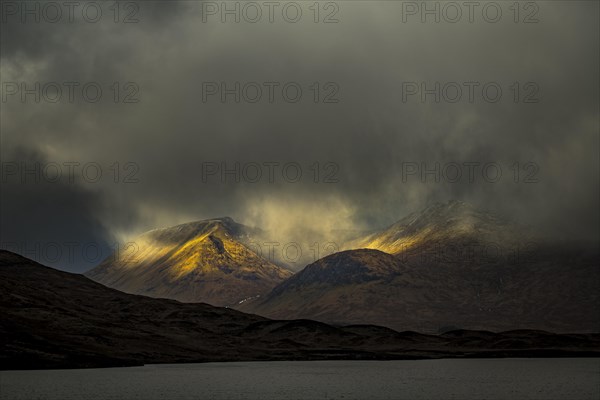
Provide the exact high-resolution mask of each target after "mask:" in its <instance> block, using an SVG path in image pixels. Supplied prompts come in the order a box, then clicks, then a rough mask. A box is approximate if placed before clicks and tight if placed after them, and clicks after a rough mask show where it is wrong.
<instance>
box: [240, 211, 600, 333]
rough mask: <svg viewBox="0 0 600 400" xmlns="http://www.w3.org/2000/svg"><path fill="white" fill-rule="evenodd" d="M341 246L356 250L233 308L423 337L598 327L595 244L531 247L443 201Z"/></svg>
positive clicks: (524, 236) (507, 225)
mask: <svg viewBox="0 0 600 400" xmlns="http://www.w3.org/2000/svg"><path fill="white" fill-rule="evenodd" d="M355 246H356V247H355ZM347 247H351V248H357V249H356V250H347V251H343V252H340V253H336V254H333V255H330V256H327V257H324V258H322V259H320V260H318V261H317V262H315V263H313V264H310V265H308V266H307V267H306V268H305V269H304V270H302V271H300V272H298V273H297V274H296V275H294V276H292V277H291V278H289V279H288V280H286V281H285V282H283V283H281V284H280V285H278V286H277V287H275V288H274V289H273V290H272V291H271V293H270V294H268V295H267V296H264V297H262V298H260V299H255V300H253V301H248V302H246V303H244V304H243V305H241V307H240V310H242V311H246V312H252V313H257V314H260V315H263V316H267V317H270V318H310V319H316V320H319V321H323V322H327V323H336V324H358V323H368V324H377V325H383V326H387V327H390V328H392V329H396V330H416V331H420V332H430V333H435V332H439V331H444V330H448V329H452V328H462V329H483V330H496V331H499V330H508V329H521V328H528V329H544V330H553V331H560V332H568V331H575V332H595V331H600V295H599V294H598V290H597V289H598V287H600V268H599V265H600V263H599V261H600V255H599V253H598V249H597V248H595V246H584V245H576V244H568V245H567V244H562V243H547V242H544V241H539V242H536V241H534V236H532V235H531V234H530V233H528V232H527V230H526V229H524V228H522V227H519V226H518V225H516V224H514V223H511V222H509V221H507V220H504V219H502V218H500V217H497V216H495V215H493V214H491V213H487V212H482V211H478V210H476V209H475V208H473V207H472V206H470V205H468V204H465V203H461V202H449V203H446V204H436V205H433V206H430V207H428V208H426V209H424V210H423V211H421V212H419V213H414V214H411V215H410V216H408V217H406V218H404V219H402V220H400V221H399V222H398V223H396V224H394V225H392V226H390V227H389V228H386V229H384V230H382V231H380V232H376V233H373V234H371V235H368V236H366V237H363V238H361V239H358V240H355V241H353V242H350V243H349V244H347Z"/></svg>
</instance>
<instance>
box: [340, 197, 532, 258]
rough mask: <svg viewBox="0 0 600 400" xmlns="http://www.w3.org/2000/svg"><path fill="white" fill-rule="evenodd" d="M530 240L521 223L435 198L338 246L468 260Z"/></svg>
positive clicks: (501, 253)
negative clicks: (380, 228)
mask: <svg viewBox="0 0 600 400" xmlns="http://www.w3.org/2000/svg"><path fill="white" fill-rule="evenodd" d="M534 244H535V237H534V236H533V235H532V234H531V232H529V231H528V229H527V228H525V227H523V226H520V225H518V224H516V223H514V222H512V221H509V220H508V219H506V218H503V217H501V216H498V215H496V214H495V213H492V212H488V211H483V210H479V209H477V208H475V207H473V206H472V205H470V204H468V203H465V202H462V201H455V200H453V201H449V202H447V203H435V204H433V205H430V206H429V207H426V208H425V209H423V210H421V211H419V212H414V213H412V214H410V215H408V216H406V217H404V218H402V219H401V220H399V221H398V222H396V223H394V224H393V225H391V226H389V227H387V228H385V229H382V230H380V231H376V232H374V233H371V234H369V235H365V236H362V237H359V238H357V239H354V240H351V241H348V242H346V243H345V244H344V246H343V248H344V249H346V250H350V249H362V248H366V249H376V250H381V251H383V252H386V253H389V254H393V255H401V256H402V258H403V259H405V260H416V259H415V256H417V257H418V259H421V260H424V259H429V260H434V259H435V260H437V261H444V260H446V261H453V260H455V261H462V262H464V261H465V260H466V259H467V257H470V258H471V259H473V261H477V262H480V261H485V260H486V259H490V258H500V257H503V258H508V257H511V256H512V257H515V256H518V255H519V254H518V252H519V251H520V252H521V253H522V252H527V251H529V250H531V247H533V245H534Z"/></svg>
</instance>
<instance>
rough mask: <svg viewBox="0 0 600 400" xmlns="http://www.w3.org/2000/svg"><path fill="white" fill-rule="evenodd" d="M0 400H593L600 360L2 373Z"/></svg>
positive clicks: (599, 390)
mask: <svg viewBox="0 0 600 400" xmlns="http://www.w3.org/2000/svg"><path fill="white" fill-rule="evenodd" d="M0 399H3V400H4V399H27V400H32V399H57V400H70V399H73V400H87V399H94V400H95V399H140V400H151V399H173V400H178V399H266V400H271V399H273V400H275V399H277V400H282V399H346V400H349V399H394V400H401V399H410V400H417V399H427V400H432V399H461V400H470V399H478V400H479V399H519V400H525V399H540V400H551V399H573V400H584V399H593V400H598V399H600V359H598V358H578V359H574V358H562V359H470V360H464V359H463V360H422V361H289V362H288V361H283V362H233V363H207V364H170V365H148V366H145V367H136V368H109V369H79V370H53V371H52V370H48V371H42V370H38V371H2V372H0Z"/></svg>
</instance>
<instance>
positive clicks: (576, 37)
mask: <svg viewBox="0 0 600 400" xmlns="http://www.w3.org/2000/svg"><path fill="white" fill-rule="evenodd" d="M217 4H218V5H219V6H220V4H221V3H217ZM299 4H301V5H305V4H304V3H299ZM500 4H503V3H500ZM537 4H539V6H540V12H539V15H538V18H539V20H540V21H539V23H536V24H515V23H514V22H513V21H512V19H511V18H512V16H510V14H506V13H507V12H508V10H507V9H505V10H504V11H505V17H504V18H503V19H502V21H500V22H499V23H497V24H491V23H486V22H485V21H482V20H481V19H480V18H479V19H477V20H476V21H475V22H474V23H468V22H466V21H461V22H459V23H456V24H451V23H443V22H441V23H439V24H436V23H425V24H422V23H420V22H418V19H409V20H408V21H407V22H406V23H403V22H402V15H401V10H402V8H401V7H402V6H401V3H393V2H377V3H366V2H352V3H344V2H339V3H338V5H339V12H338V13H337V14H336V17H337V18H338V19H339V23H333V24H322V23H319V24H315V23H314V22H312V14H310V13H309V10H308V9H307V8H306V7H304V8H303V10H304V18H303V19H302V20H301V21H300V22H298V23H295V24H292V23H288V22H286V21H285V20H283V19H282V18H281V16H280V14H275V17H276V18H275V21H274V22H273V23H270V22H268V21H265V20H264V19H263V20H261V21H259V22H258V23H247V22H243V21H242V22H240V23H225V24H223V23H220V22H219V21H218V17H214V16H211V18H209V20H208V22H207V23H204V22H203V14H202V3H200V2H181V3H171V2H169V3H167V2H152V3H139V5H140V11H139V22H138V23H135V24H123V23H119V24H115V23H113V22H112V21H111V20H110V19H109V20H108V21H104V20H103V21H101V22H100V23H97V24H90V23H85V21H78V23H75V24H33V26H31V25H32V24H26V25H23V24H16V23H12V24H3V26H2V29H3V30H2V56H3V57H2V58H3V59H2V81H3V82H6V81H26V82H35V81H39V82H49V81H50V82H53V81H54V82H65V81H79V82H89V81H94V82H99V83H100V84H101V85H102V87H103V88H104V96H103V99H102V101H100V102H98V103H94V104H91V103H89V102H86V101H82V100H81V99H79V100H76V101H75V102H74V103H72V104H70V103H66V104H65V103H64V102H63V103H59V104H48V103H47V102H46V103H44V102H43V101H42V102H41V103H40V104H32V102H31V101H29V102H25V103H20V102H19V101H7V102H5V103H3V104H2V144H3V150H2V151H3V157H4V156H5V150H4V148H5V147H7V146H8V147H14V146H27V147H28V148H33V149H37V151H39V152H41V153H42V154H44V155H45V157H46V158H48V159H51V160H56V161H65V160H80V161H82V162H85V161H86V160H87V161H90V160H91V161H95V162H98V163H100V164H102V165H104V166H109V165H112V164H113V163H115V162H119V163H120V165H121V167H122V166H123V165H125V164H126V163H129V162H134V163H136V165H138V166H139V171H138V172H137V173H136V177H137V178H139V182H137V183H135V184H131V185H125V186H124V185H115V184H112V183H110V182H107V181H106V180H103V181H102V182H100V183H98V184H97V185H96V186H94V190H95V191H97V192H98V193H99V196H100V197H99V198H101V199H103V201H102V202H101V203H100V204H91V205H90V207H91V209H90V210H85V212H88V211H89V214H91V215H93V216H94V217H100V218H101V219H102V222H103V225H104V226H106V227H107V230H108V232H110V234H109V233H107V235H116V236H118V237H120V238H122V237H124V236H126V235H127V234H130V233H137V232H140V231H141V230H144V229H149V228H153V227H156V226H157V225H172V224H174V223H177V222H184V221H186V220H190V219H200V218H210V217H215V216H221V215H230V216H232V217H234V218H236V219H238V220H240V221H241V222H246V223H250V224H256V225H261V226H264V227H265V228H267V229H269V230H270V231H271V232H274V233H273V235H275V236H278V237H287V238H290V237H292V238H293V237H298V236H304V237H306V236H310V237H311V239H308V240H309V241H310V240H312V238H315V240H324V239H323V238H325V237H328V236H327V235H326V233H327V232H328V231H329V230H330V229H351V228H360V229H370V228H373V227H377V226H383V225H387V224H389V223H391V222H393V221H395V220H397V219H399V218H400V217H402V216H403V215H405V214H406V213H408V212H411V211H414V210H416V209H420V208H422V207H423V206H424V205H425V204H427V203H429V202H432V201H445V200H448V199H461V200H465V201H469V202H472V203H474V204H476V205H478V206H480V207H484V208H488V209H495V210H498V211H500V212H504V213H507V214H510V215H513V217H514V218H516V219H518V220H521V221H522V222H526V223H531V224H533V225H535V226H538V227H540V229H541V230H544V231H546V232H555V233H556V232H561V233H563V234H567V235H570V236H573V237H577V238H590V237H593V238H597V236H598V227H597V222H598V207H597V206H598V201H599V200H598V175H597V174H598V157H597V149H598V104H599V102H598V90H597V88H598V84H599V82H598V74H597V71H598V67H599V65H598V48H599V46H598V45H599V43H598V35H597V32H598V17H597V15H598V4H597V3H594V2H580V3H577V4H576V5H573V4H572V3H568V4H567V2H539V3H537ZM305 6H306V5H305ZM213 17H214V18H213ZM242 19H243V18H242ZM115 81H117V82H119V84H120V86H123V84H124V83H126V82H130V81H131V82H134V83H135V84H136V85H138V86H139V89H140V90H139V93H137V94H136V97H137V98H139V102H138V103H133V104H123V103H118V104H115V103H114V102H113V101H110V99H111V96H112V95H113V92H112V91H111V90H110V85H112V84H113V83H114V82H115ZM236 81H237V82H241V83H242V84H244V83H247V82H257V83H259V85H260V86H262V87H263V89H264V86H263V85H262V84H263V83H264V82H279V83H280V86H278V90H276V92H275V93H276V97H275V101H274V102H273V103H270V102H269V101H267V100H266V99H265V97H266V95H265V92H263V99H262V100H261V101H259V102H257V103H248V102H245V101H243V100H242V101H241V102H240V103H239V104H238V103H235V102H233V101H232V96H229V97H228V98H227V99H228V101H227V102H226V103H222V102H220V101H219V100H218V98H219V96H218V95H215V96H212V97H209V98H208V101H206V102H205V101H203V95H202V93H203V92H202V89H203V83H206V82H216V83H217V84H219V83H220V82H226V83H227V84H228V85H229V86H230V87H231V86H233V84H234V83H235V82H236ZM436 81H437V82H441V83H442V84H443V83H445V82H457V83H459V84H462V83H464V82H471V81H478V82H480V83H481V85H483V84H484V83H486V82H497V83H498V84H499V85H500V86H501V87H502V89H503V97H502V99H501V101H499V102H498V103H490V102H486V101H484V100H483V99H482V98H481V95H480V93H481V92H480V91H478V92H476V93H477V94H478V95H477V97H476V99H475V101H474V102H473V103H470V102H469V101H467V100H464V99H463V100H462V101H459V102H457V103H455V104H453V103H449V102H446V101H441V102H440V103H434V102H432V101H431V97H429V100H428V101H426V102H425V103H422V102H420V100H419V96H418V95H416V96H411V97H409V98H408V99H407V100H406V101H403V95H402V94H403V83H405V82H416V83H417V84H420V83H421V82H427V84H428V85H433V84H434V83H435V82H436ZM286 82H287V83H289V82H295V83H298V84H299V85H300V86H301V87H302V89H303V97H302V99H301V101H299V102H297V103H290V102H286V101H285V100H284V99H283V98H282V96H281V92H280V90H279V88H281V87H282V86H283V85H284V84H285V83H286ZM314 82H318V83H319V84H320V86H321V91H320V95H321V96H320V98H319V100H320V102H319V103H314V102H313V101H312V96H313V92H312V91H311V90H310V86H311V85H313V84H314ZM327 82H334V83H335V84H336V85H338V86H339V92H338V93H337V94H336V95H335V98H337V99H339V102H338V103H325V104H324V103H322V100H323V95H325V94H327V93H330V92H329V91H327V90H324V89H323V88H324V85H325V84H326V83H327ZM514 82H520V87H519V88H520V98H519V100H520V101H519V102H518V103H514V102H513V101H512V97H513V94H514V92H513V91H511V89H510V87H511V85H512V84H513V83H514ZM527 82H534V83H535V85H537V87H539V92H538V94H537V95H536V98H538V99H539V103H532V104H524V103H523V102H522V99H523V96H524V95H525V94H527V93H530V92H529V91H528V90H526V89H525V88H524V87H523V85H525V84H526V83H527ZM479 87H481V86H479ZM236 162H239V163H240V165H241V167H242V168H243V166H244V165H248V163H253V162H254V163H259V164H263V163H266V162H278V163H279V165H278V166H277V167H275V177H274V182H270V181H269V180H268V179H267V174H268V169H267V168H266V167H264V166H263V170H262V172H263V178H262V179H261V180H260V181H259V182H257V183H252V182H248V181H247V180H245V179H243V178H244V177H243V176H242V177H241V182H239V183H236V182H232V177H231V176H226V177H225V178H226V179H227V181H226V182H222V179H221V176H220V175H219V174H217V175H210V176H208V177H205V178H206V179H203V171H206V166H207V164H206V163H211V164H210V165H211V167H214V166H215V165H218V166H219V167H220V166H222V165H223V164H222V163H225V166H227V167H228V168H234V166H235V163H236ZM290 162H295V163H298V164H299V165H300V166H301V167H302V173H303V175H302V179H301V180H300V181H299V182H296V183H291V182H288V181H286V179H284V177H282V175H281V167H282V166H283V165H284V164H286V163H290ZM317 162H318V163H319V167H318V171H319V175H318V177H316V180H317V181H318V183H315V182H314V180H315V163H317ZM453 162H454V163H457V164H459V165H462V164H463V163H465V162H475V163H480V165H484V164H486V163H495V164H497V165H500V166H501V168H502V177H501V179H500V180H499V181H498V182H495V183H491V182H489V181H487V180H485V179H484V178H483V176H482V174H481V169H480V167H479V169H478V170H477V171H478V172H477V174H476V176H475V180H474V181H473V182H468V181H467V180H466V178H464V179H462V180H460V181H459V182H456V183H453V182H449V181H448V180H444V179H441V180H440V181H439V182H436V181H435V180H434V179H432V177H431V176H429V177H428V179H427V180H426V181H425V182H423V181H422V179H420V178H419V177H418V175H408V176H406V175H405V174H403V172H406V168H407V165H409V164H407V163H410V165H412V166H414V165H418V166H419V168H422V167H423V166H425V167H427V168H434V167H435V165H436V163H439V164H440V165H441V167H442V168H443V167H444V166H447V165H448V163H453ZM213 163H216V164H213ZM423 163H424V164H423ZM515 163H518V165H517V166H518V170H519V175H518V176H517V178H518V181H519V182H515V176H514V170H512V169H511V166H512V167H514V166H515ZM248 171H250V170H248ZM466 172H467V170H466V169H463V174H466ZM532 172H533V173H534V174H533V177H534V178H535V179H536V180H537V181H535V180H534V181H532V182H528V183H526V182H523V180H524V178H525V177H527V176H529V174H530V173H532ZM328 177H329V178H333V179H330V180H329V181H328V182H324V181H325V180H327V179H326V178H328ZM3 192H4V191H3ZM3 196H4V195H3ZM78 201H81V200H80V199H77V200H76V197H75V198H74V199H73V202H78ZM68 203H69V202H68ZM107 204H108V205H109V207H110V208H111V212H106V205H107ZM14 207H15V208H19V206H18V205H17V204H14ZM74 207H75V205H74ZM74 209H77V207H75V208H74ZM3 212H4V211H3ZM82 212H84V211H83V210H82ZM85 212H84V213H85ZM88 217H89V216H88ZM64 225H65V224H62V226H58V227H57V228H56V229H57V230H62V229H66V228H65V226H64ZM11 229H12V228H10V227H9V228H7V232H10V231H11ZM300 232H301V233H302V234H299V233H300ZM315 240H313V241H315ZM107 241H108V240H107Z"/></svg>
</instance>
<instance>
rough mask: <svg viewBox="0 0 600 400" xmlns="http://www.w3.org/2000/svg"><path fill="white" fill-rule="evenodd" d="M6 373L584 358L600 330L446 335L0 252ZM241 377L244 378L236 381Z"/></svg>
mask: <svg viewBox="0 0 600 400" xmlns="http://www.w3.org/2000/svg"><path fill="white" fill-rule="evenodd" d="M0 313H1V315H2V318H0V369H45V368H84V367H88V368H89V367H114V366H130V365H142V364H144V363H153V364H156V363H177V362H206V361H242V360H324V359H415V358H440V357H474V356H475V357H535V356H538V357H574V356H596V357H598V356H599V355H600V335H598V334H594V335H555V334H552V333H549V332H539V331H513V332H503V333H492V332H471V331H464V330H461V331H452V332H448V333H446V334H444V335H440V336H431V335H423V334H419V333H416V332H395V331H393V330H390V329H386V328H382V327H378V326H370V325H357V326H347V327H334V326H330V325H326V324H323V323H320V322H315V321H310V320H293V321H273V320H269V319H266V318H262V317H259V316H257V315H248V314H243V313H241V312H238V311H235V310H231V309H226V308H217V307H213V306H210V305H208V304H197V303H196V304H183V303H179V302H177V301H174V300H166V299H154V298H149V297H144V296H137V295H130V294H126V293H122V292H119V291H117V290H114V289H110V288H107V287H105V286H103V285H101V284H99V283H96V282H93V281H91V280H90V279H88V278H86V277H84V276H82V275H77V274H70V273H66V272H61V271H57V270H54V269H52V268H48V267H44V266H43V265H40V264H38V263H36V262H34V261H32V260H29V259H26V258H24V257H21V256H18V255H16V254H14V253H11V252H7V251H0ZM232 379H234V377H233V378H232Z"/></svg>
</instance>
